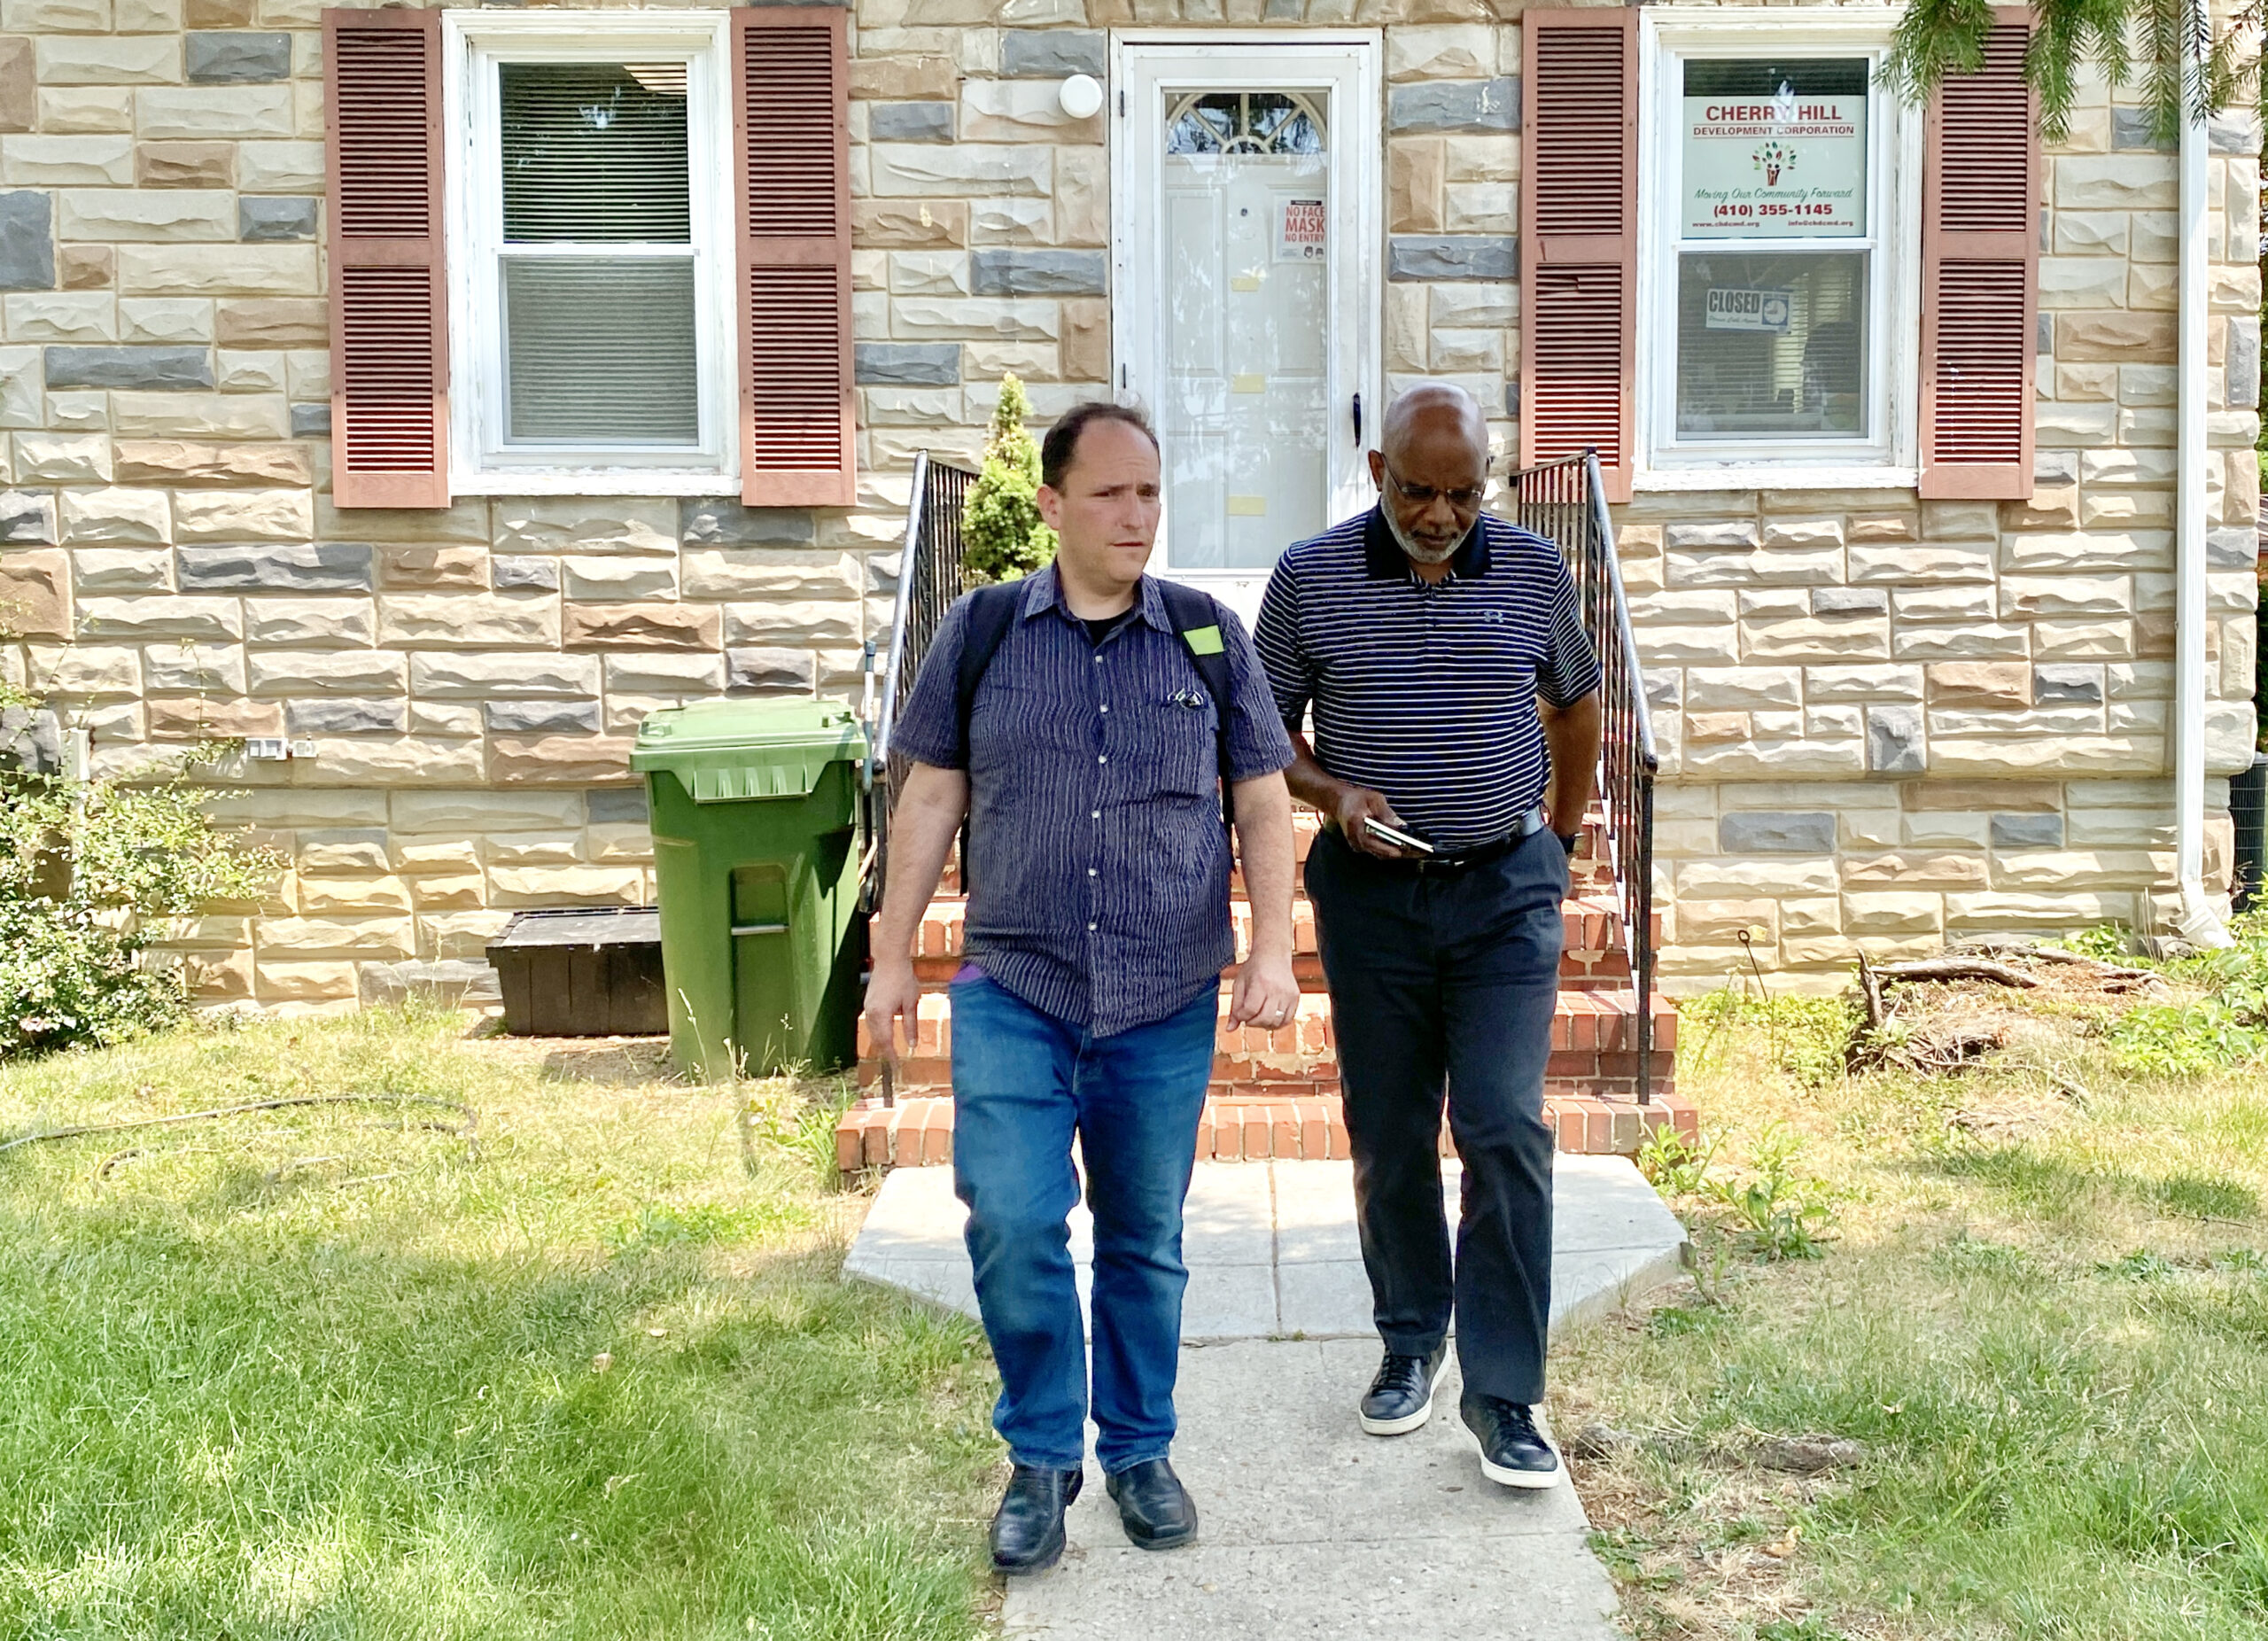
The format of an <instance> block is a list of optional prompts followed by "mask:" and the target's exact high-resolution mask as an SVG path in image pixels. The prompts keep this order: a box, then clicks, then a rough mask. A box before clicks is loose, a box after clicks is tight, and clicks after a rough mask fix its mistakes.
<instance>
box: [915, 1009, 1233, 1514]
mask: <svg viewBox="0 0 2268 1641" xmlns="http://www.w3.org/2000/svg"><path fill="white" fill-rule="evenodd" d="M952 1006H953V1007H952V1050H953V1053H952V1058H953V1189H954V1191H955V1193H956V1194H958V1195H959V1198H960V1200H961V1201H962V1202H966V1203H967V1204H968V1230H967V1240H968V1257H969V1263H970V1264H971V1265H973V1266H974V1267H975V1272H976V1303H977V1309H978V1310H980V1311H982V1312H983V1317H984V1333H985V1336H986V1337H987V1338H989V1339H990V1341H991V1342H992V1356H993V1359H994V1360H995V1361H996V1362H997V1363H998V1365H999V1369H1000V1400H999V1402H998V1404H997V1405H996V1406H995V1407H994V1408H993V1410H992V1427H993V1428H994V1429H996V1430H998V1432H999V1433H1000V1436H1001V1439H1002V1440H1003V1441H1005V1442H1006V1443H1007V1444H1008V1454H1009V1457H1010V1458H1013V1459H1014V1461H1015V1462H1016V1463H1018V1464H1020V1465H1036V1466H1043V1467H1045V1468H1047V1469H1050V1470H1076V1469H1077V1468H1079V1466H1081V1465H1082V1464H1083V1463H1084V1462H1085V1458H1086V1449H1087V1443H1086V1426H1087V1342H1086V1337H1085V1331H1084V1328H1083V1327H1082V1326H1080V1321H1079V1295H1078V1289H1077V1287H1076V1285H1075V1281H1074V1278H1073V1272H1072V1265H1071V1250H1070V1241H1071V1233H1070V1226H1069V1224H1068V1219H1069V1216H1070V1212H1071V1209H1073V1207H1074V1206H1076V1204H1077V1202H1078V1200H1079V1178H1078V1175H1077V1173H1076V1171H1075V1170H1073V1169H1072V1166H1071V1140H1072V1138H1073V1136H1074V1135H1076V1136H1077V1139H1078V1141H1079V1148H1080V1154H1081V1155H1082V1157H1083V1158H1084V1162H1085V1164H1086V1174H1087V1204H1088V1206H1089V1207H1090V1208H1091V1209H1093V1210H1094V1221H1095V1263H1094V1303H1093V1309H1094V1327H1095V1337H1094V1419H1095V1427H1096V1430H1097V1432H1098V1435H1097V1437H1096V1441H1095V1457H1096V1458H1098V1459H1099V1460H1100V1461H1101V1464H1102V1467H1103V1469H1104V1470H1105V1471H1106V1472H1107V1473H1109V1474H1116V1473H1117V1472H1119V1471H1121V1470H1123V1469H1125V1468H1126V1467H1127V1466H1129V1465H1138V1464H1141V1463H1144V1462H1145V1461H1146V1460H1149V1459H1153V1458H1164V1457H1165V1456H1166V1450H1167V1449H1169V1447H1171V1446H1172V1444H1173V1433H1174V1413H1173V1386H1174V1376H1175V1373H1176V1372H1177V1369H1178V1367H1179V1365H1180V1363H1179V1353H1180V1349H1181V1295H1182V1289H1183V1288H1184V1287H1186V1286H1187V1285H1188V1280H1189V1272H1188V1270H1187V1269H1186V1268H1185V1267H1184V1265H1183V1264H1182V1263H1181V1204H1182V1199H1183V1198H1184V1196H1186V1195H1187V1194H1188V1193H1189V1172H1190V1168H1191V1166H1192V1163H1194V1162H1195V1160H1196V1155H1197V1122H1198V1118H1199V1117H1200V1116H1202V1115H1203V1113H1204V1109H1205V1085H1206V1083H1207V1081H1208V1079H1209V1077H1211V1075H1212V1069H1213V1034H1214V1023H1215V1020H1216V1016H1217V1014H1218V1011H1219V1006H1218V1003H1217V1001H1216V994H1215V992H1214V991H1213V990H1212V988H1210V987H1208V988H1207V989H1206V991H1205V992H1204V993H1203V994H1202V995H1201V996H1200V997H1199V998H1198V999H1196V1000H1195V1001H1193V1002H1192V1003H1191V1004H1189V1006H1188V1007H1185V1008H1183V1009H1181V1010H1180V1011H1178V1012H1177V1013H1176V1014H1172V1015H1168V1016H1167V1017H1166V1018H1165V1019H1163V1020H1159V1021H1155V1022H1153V1023H1150V1024H1148V1025H1143V1026H1136V1027H1134V1028H1133V1029H1132V1030H1126V1031H1120V1032H1116V1033H1115V1034H1113V1035H1112V1036H1109V1037H1095V1036H1092V1035H1091V1034H1090V1033H1088V1032H1086V1031H1084V1030H1080V1029H1079V1028H1077V1027H1075V1026H1070V1025H1067V1024H1065V1023H1063V1022H1062V1021H1060V1020H1058V1019H1056V1018H1055V1017H1054V1016H1053V1015H1046V1014H1043V1013H1041V1012H1040V1011H1039V1010H1038V1009H1037V1008H1034V1007H1032V1006H1031V1005H1030V1004H1029V1003H1027V1002H1025V1001H1023V999H1021V998H1019V997H1017V996H1016V995H1015V994H1014V993H1013V992H1009V991H1007V990H1006V989H1005V988H1004V987H1002V986H1000V985H999V984H997V983H996V982H994V981H993V980H991V979H990V978H989V977H988V976H985V975H983V974H982V973H981V972H976V971H974V970H964V971H963V973H962V975H961V976H960V977H959V978H957V979H956V980H954V982H953V985H952Z"/></svg>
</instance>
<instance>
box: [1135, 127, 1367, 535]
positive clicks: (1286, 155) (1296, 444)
mask: <svg viewBox="0 0 2268 1641" xmlns="http://www.w3.org/2000/svg"><path fill="white" fill-rule="evenodd" d="M1165 97H1166V106H1165V110H1164V113H1165V120H1164V122H1163V123H1164V133H1165V135H1164V144H1165V154H1164V168H1165V169H1164V183H1165V211H1164V221H1163V222H1162V224H1161V229H1162V235H1163V243H1162V244H1161V247H1160V254H1161V258H1162V268H1161V273H1162V276H1163V282H1162V283H1163V290H1164V297H1163V307H1164V322H1165V338H1164V340H1165V363H1166V385H1165V391H1164V394H1163V403H1162V404H1161V406H1160V407H1159V410H1160V416H1159V420H1160V424H1161V426H1160V432H1161V438H1162V439H1163V441H1164V445H1165V451H1166V474H1167V478H1166V519H1165V529H1166V541H1167V553H1168V561H1169V564H1171V565H1172V567H1174V568H1176V569H1181V570H1198V569H1225V570H1264V569H1266V568H1267V567H1268V566H1270V564H1274V563H1275V562H1276V557H1277V555H1278V553H1280V552H1282V551H1283V549H1284V548H1285V546H1287V545H1288V544H1290V543H1291V542H1293V541H1299V540H1301V538H1303V537H1306V536H1310V535H1315V534H1317V533H1320V532H1321V531H1322V530H1323V529H1324V526H1325V525H1326V524H1328V523H1329V519H1328V517H1326V515H1327V513H1328V510H1329V503H1330V494H1329V490H1330V486H1329V483H1328V479H1327V476H1326V471H1325V463H1326V459H1327V452H1328V450H1329V447H1330V430H1331V416H1330V405H1329V395H1330V371H1329V361H1330V358H1331V341H1332V338H1331V334H1330V331H1331V305H1330V274H1329V253H1330V246H1331V245H1332V236H1333V235H1335V234H1337V233H1338V232H1340V224H1338V223H1335V222H1331V221H1330V220H1329V209H1330V206H1329V201H1330V187H1329V183H1330V154H1329V136H1330V118H1329V115H1330V109H1329V92H1328V91H1326V90H1321V89H1317V90H1312V91H1308V90H1267V91H1216V90H1208V91H1203V92H1197V91H1186V92H1184V91H1168V92H1167V93H1165Z"/></svg>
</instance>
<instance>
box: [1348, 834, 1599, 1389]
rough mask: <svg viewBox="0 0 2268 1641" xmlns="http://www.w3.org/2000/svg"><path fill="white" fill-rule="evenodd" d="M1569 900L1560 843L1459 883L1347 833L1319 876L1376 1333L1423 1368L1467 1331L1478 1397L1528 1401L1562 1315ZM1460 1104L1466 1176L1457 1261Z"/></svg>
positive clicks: (1517, 854) (1464, 1363)
mask: <svg viewBox="0 0 2268 1641" xmlns="http://www.w3.org/2000/svg"><path fill="white" fill-rule="evenodd" d="M1567 887H1568V881H1567V861H1566V853H1565V850H1564V849H1562V847H1561V846H1560V844H1559V841H1558V839H1557V838H1556V837H1554V836H1552V835H1551V833H1550V831H1549V830H1548V829H1547V830H1542V831H1538V832H1536V833H1534V834H1533V835H1532V836H1529V837H1527V838H1526V840H1524V841H1523V842H1522V843H1521V844H1519V845H1518V847H1517V848H1515V849H1514V850H1512V851H1511V852H1510V853H1509V854H1506V855H1504V856H1503V857H1501V858H1500V859H1495V860H1492V861H1488V862H1486V863H1484V864H1482V865H1480V866H1477V867H1471V868H1469V869H1467V870H1465V871H1462V872H1454V873H1450V872H1428V873H1425V874H1423V875H1420V874H1417V873H1413V872H1410V871H1409V870H1407V869H1406V868H1403V867H1397V866H1395V865H1394V864H1393V863H1390V862H1380V861H1374V860H1373V859H1371V858H1370V857H1368V856H1364V855H1362V854H1359V853H1357V852H1355V851H1354V850H1353V849H1351V848H1349V847H1348V844H1346V843H1345V842H1344V841H1343V840H1342V839H1340V836H1338V835H1337V834H1336V833H1335V832H1325V833H1324V834H1323V835H1322V836H1320V837H1318V838H1317V840H1316V844H1315V847H1314V849H1313V850H1312V851H1311V852H1310V853H1309V857H1308V864H1307V889H1308V896H1309V899H1311V900H1312V901H1313V902H1314V903H1315V910H1316V928H1317V935H1318V937H1319V939H1320V943H1321V945H1322V947H1323V968H1324V977H1325V979H1326V980H1327V981H1328V982H1329V984H1330V987H1331V1013H1332V1031H1333V1033H1334V1035H1335V1036H1336V1038H1337V1039H1338V1046H1339V1066H1340V1088H1341V1093H1342V1097H1343V1099H1344V1100H1345V1103H1346V1110H1347V1129H1348V1138H1349V1139H1350V1141H1351V1142H1352V1148H1353V1151H1354V1155H1355V1222H1356V1225H1357V1228H1358V1229H1359V1231H1360V1232H1361V1234H1362V1243H1363V1265H1364V1266H1365V1267H1366V1268H1367V1270H1368V1271H1369V1273H1370V1279H1371V1297H1372V1300H1373V1302H1374V1304H1375V1314H1376V1317H1377V1320H1378V1329H1379V1335H1380V1336H1381V1337H1382V1338H1383V1339H1384V1340H1385V1341H1386V1349H1388V1350H1391V1351H1394V1352H1397V1353H1399V1354H1402V1355H1408V1356H1421V1355H1425V1354H1426V1353H1428V1352H1430V1351H1431V1350H1433V1349H1434V1348H1435V1347H1436V1346H1437V1345H1439V1344H1440V1343H1441V1340H1442V1338H1443V1337H1444V1336H1445V1335H1446V1334H1448V1332H1449V1323H1450V1320H1451V1318H1452V1316H1454V1318H1455V1320H1456V1340H1457V1363H1458V1365H1459V1367H1460V1368H1461V1369H1462V1370H1463V1373H1464V1385H1465V1388H1466V1389H1467V1390H1468V1391H1472V1392H1474V1393H1477V1394H1479V1395H1482V1396H1496V1397H1500V1398H1502V1399H1503V1400H1504V1401H1507V1402H1518V1403H1522V1404H1531V1405H1532V1404H1535V1403H1537V1402H1540V1401H1542V1399H1543V1357H1544V1349H1545V1346H1546V1344H1547V1342H1548V1338H1549V1326H1550V1315H1551V1158H1552V1135H1551V1132H1550V1129H1549V1128H1547V1127H1546V1126H1545V1124H1544V1121H1543V1072H1544V1067H1545V1063H1546V1062H1547V1061H1548V1060H1549V1059H1550V1053H1551V1024H1552V1008H1553V1005H1554V1003H1555V1001H1556V1000H1557V996H1558V991H1559V948H1560V943H1561V930H1560V921H1559V919H1560V909H1559V908H1560V902H1561V900H1562V899H1563V898H1565V895H1566V893H1567ZM1445 1096H1446V1099H1447V1101H1448V1107H1449V1132H1450V1135H1451V1138H1452V1139H1454V1140H1455V1142H1456V1150H1457V1155H1458V1156H1459V1157H1460V1158H1461V1159H1462V1160H1463V1162H1464V1201H1463V1208H1462V1212H1461V1214H1460V1215H1459V1224H1458V1226H1457V1239H1456V1260H1455V1264H1454V1266H1452V1264H1451V1260H1450V1254H1449V1225H1448V1221H1447V1218H1446V1217H1445V1215H1444V1214H1443V1211H1442V1205H1441V1158H1440V1153H1439V1144H1440V1136H1441V1108H1442V1102H1443V1100H1444V1097H1445Z"/></svg>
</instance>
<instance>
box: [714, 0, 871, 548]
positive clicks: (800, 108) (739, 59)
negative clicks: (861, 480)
mask: <svg viewBox="0 0 2268 1641" xmlns="http://www.w3.org/2000/svg"><path fill="white" fill-rule="evenodd" d="M845 15H846V13H845V12H843V11H842V10H841V9H840V8H837V7H833V6H761V7H747V6H742V7H737V8H735V9H734V12H733V14H732V16H733V109H734V119H733V139H734V140H733V167H734V176H735V180H736V181H737V183H739V190H740V191H739V196H738V197H739V199H740V202H741V219H740V232H739V240H740V267H739V287H738V290H737V291H736V292H735V296H736V299H737V302H738V306H739V307H740V325H741V356H742V358H743V359H745V360H746V361H747V362H748V363H747V369H746V372H745V374H744V376H743V377H742V382H741V500H742V502H746V503H747V504H748V505H749V506H750V507H848V506H850V504H851V502H854V501H855V500H856V499H857V488H858V463H857V457H856V454H855V452H854V450H853V448H852V435H853V423H852V412H851V402H850V144H849V133H848V130H847V128H846V125H847V119H848V108H849V97H850V87H849V67H848V65H847V62H846V60H845V59H846V57H847V55H848V53H847V51H846V47H845V42H844V18H845Z"/></svg>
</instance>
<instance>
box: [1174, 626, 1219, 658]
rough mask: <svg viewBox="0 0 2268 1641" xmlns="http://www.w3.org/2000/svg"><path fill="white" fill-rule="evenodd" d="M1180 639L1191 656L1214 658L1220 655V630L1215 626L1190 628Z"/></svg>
mask: <svg viewBox="0 0 2268 1641" xmlns="http://www.w3.org/2000/svg"><path fill="white" fill-rule="evenodd" d="M1182 638H1183V639H1184V641H1185V642H1187V643H1188V645H1189V653H1190V654H1192V655H1193V656H1216V655H1219V654H1220V653H1221V629H1220V628H1219V627H1217V626H1192V627H1191V628H1190V629H1189V630H1188V631H1187V632H1186V633H1184V634H1182Z"/></svg>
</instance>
